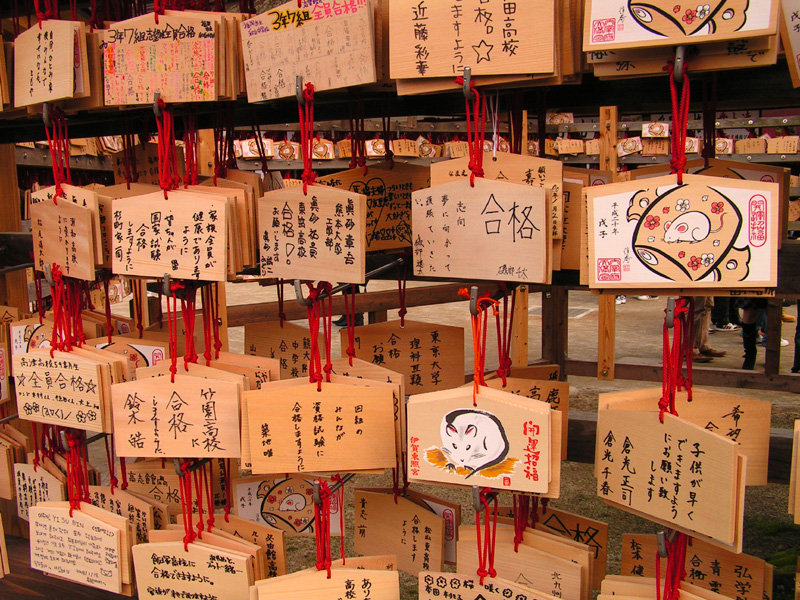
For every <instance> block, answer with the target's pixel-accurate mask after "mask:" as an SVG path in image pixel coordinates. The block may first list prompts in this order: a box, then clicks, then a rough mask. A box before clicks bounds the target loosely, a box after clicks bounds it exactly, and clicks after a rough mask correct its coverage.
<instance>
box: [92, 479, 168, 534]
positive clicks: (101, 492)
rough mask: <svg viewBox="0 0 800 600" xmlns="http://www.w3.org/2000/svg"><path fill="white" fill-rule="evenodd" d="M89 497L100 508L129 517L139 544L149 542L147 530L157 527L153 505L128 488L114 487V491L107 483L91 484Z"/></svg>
mask: <svg viewBox="0 0 800 600" xmlns="http://www.w3.org/2000/svg"><path fill="white" fill-rule="evenodd" d="M89 497H90V498H91V501H92V504H94V505H95V506H97V507H98V508H102V509H103V510H107V511H108V512H110V513H113V514H115V515H119V516H121V517H125V518H126V519H128V521H129V522H130V524H131V529H132V531H133V536H134V538H135V540H136V543H137V544H145V543H147V532H148V531H150V530H151V529H156V526H155V518H154V516H153V505H152V504H150V503H149V502H146V501H145V500H142V499H141V498H137V497H136V496H134V495H132V494H129V493H128V492H127V491H126V490H122V489H119V488H114V490H113V492H112V490H111V488H110V487H109V486H107V485H90V486H89Z"/></svg>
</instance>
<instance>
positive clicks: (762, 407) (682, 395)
mask: <svg viewBox="0 0 800 600" xmlns="http://www.w3.org/2000/svg"><path fill="white" fill-rule="evenodd" d="M661 395H662V392H661V388H651V389H643V390H630V391H626V392H613V393H610V394H600V398H599V400H598V405H599V407H600V408H603V409H606V408H608V409H619V410H648V409H652V408H653V407H654V406H656V405H657V403H658V400H659V399H660V398H661ZM692 398H693V400H692V402H688V401H687V394H686V392H685V391H683V392H678V393H677V394H676V398H675V409H676V411H677V412H678V415H679V416H680V418H681V419H684V420H686V421H689V422H690V423H694V424H695V425H697V426H698V427H702V428H703V429H706V430H708V431H713V432H714V433H717V434H719V435H721V436H723V437H725V438H727V439H729V440H732V441H734V442H737V443H738V444H739V454H741V455H743V456H746V457H747V476H746V480H745V483H746V485H767V462H768V459H769V432H770V415H771V413H772V404H771V403H770V402H765V401H763V400H756V399H755V398H748V397H746V396H735V395H733V394H726V393H723V392H715V391H712V390H704V389H699V388H693V389H692Z"/></svg>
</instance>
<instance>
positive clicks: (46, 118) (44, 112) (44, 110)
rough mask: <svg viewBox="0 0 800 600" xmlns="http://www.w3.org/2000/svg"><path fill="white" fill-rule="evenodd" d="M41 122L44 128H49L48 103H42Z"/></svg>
mask: <svg viewBox="0 0 800 600" xmlns="http://www.w3.org/2000/svg"><path fill="white" fill-rule="evenodd" d="M42 121H44V126H45V127H50V103H49V102H44V103H42Z"/></svg>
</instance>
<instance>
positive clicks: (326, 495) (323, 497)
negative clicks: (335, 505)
mask: <svg viewBox="0 0 800 600" xmlns="http://www.w3.org/2000/svg"><path fill="white" fill-rule="evenodd" d="M319 497H320V503H319V504H317V503H316V502H315V503H314V522H315V524H316V529H315V531H314V536H315V538H316V545H317V562H316V567H317V571H322V570H323V569H324V570H327V571H328V579H330V577H331V562H332V561H331V491H330V488H328V483H327V482H326V481H325V480H324V479H320V480H319Z"/></svg>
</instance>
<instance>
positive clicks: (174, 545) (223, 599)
mask: <svg viewBox="0 0 800 600" xmlns="http://www.w3.org/2000/svg"><path fill="white" fill-rule="evenodd" d="M132 553H133V565H134V568H135V570H136V588H137V592H138V595H139V598H149V599H152V600H158V599H159V598H165V597H166V598H181V597H183V598H217V599H219V600H241V599H242V598H247V597H248V594H249V589H250V586H251V585H252V584H253V581H254V579H253V559H252V557H250V556H248V555H246V554H244V553H240V552H235V551H232V550H224V549H222V548H220V547H218V546H211V545H209V544H205V543H203V542H199V541H198V542H192V543H191V544H189V549H188V551H187V550H184V547H183V542H162V543H158V544H137V545H136V546H134V547H133V549H132Z"/></svg>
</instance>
